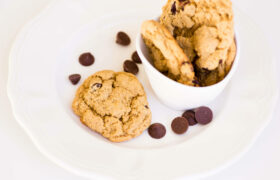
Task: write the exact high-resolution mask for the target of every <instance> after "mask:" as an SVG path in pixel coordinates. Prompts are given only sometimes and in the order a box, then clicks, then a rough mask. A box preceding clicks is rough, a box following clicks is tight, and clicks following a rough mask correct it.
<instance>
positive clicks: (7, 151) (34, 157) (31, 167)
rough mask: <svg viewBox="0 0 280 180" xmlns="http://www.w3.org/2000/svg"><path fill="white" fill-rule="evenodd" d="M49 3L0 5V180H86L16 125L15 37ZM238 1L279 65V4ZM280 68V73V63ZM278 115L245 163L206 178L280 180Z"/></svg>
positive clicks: (12, 0) (15, 0) (18, 0)
mask: <svg viewBox="0 0 280 180" xmlns="http://www.w3.org/2000/svg"><path fill="white" fill-rule="evenodd" d="M120 1H121V0H120ZM49 2H50V0H0V143H1V144H0V179H3V180H8V179H15V180H19V179H21V180H22V179H28V180H33V179H34V180H37V179H40V180H49V179H52V180H56V179H59V180H61V179H67V180H72V179H75V180H82V179H84V178H80V177H77V176H76V175H73V174H72V173H70V172H67V171H66V170H64V169H62V168H60V167H58V166H57V165H55V164H54V163H52V162H51V161H49V160H48V159H47V158H46V157H44V156H43V155H41V154H40V153H39V151H38V150H37V149H36V148H35V146H34V145H33V144H32V142H31V140H30V139H29V138H28V136H27V135H26V134H25V132H24V131H23V130H22V129H21V127H20V126H19V125H18V124H17V122H16V121H15V119H14V117H13V115H12V110H11V107H10V103H9V101H8V98H7V93H6V83H7V76H8V58H9V50H10V47H11V45H12V43H13V40H14V39H15V35H16V34H17V32H18V31H19V30H20V28H21V27H22V26H23V25H24V24H25V23H26V22H27V21H28V20H29V19H30V18H32V17H33V16H34V15H36V14H37V13H38V12H40V11H41V10H42V8H44V7H45V6H46V4H48V3H49ZM233 2H234V4H235V5H236V6H237V7H238V8H240V9H241V10H243V11H244V12H246V13H247V14H250V16H251V17H252V19H253V20H254V21H255V22H257V24H259V25H260V26H261V27H262V29H263V31H264V32H265V34H266V36H267V38H268V40H269V42H270V44H271V48H272V49H273V50H274V52H275V58H277V59H278V60H280V55H279V53H280V52H279V51H280V49H279V47H280V23H279V18H280V1H278V0H266V1H264V0H233ZM278 67H279V68H280V63H278ZM279 75H280V73H279ZM278 77H280V76H278ZM279 83H280V81H279ZM274 112H275V114H274V115H273V119H272V121H271V123H270V124H269V125H268V127H267V128H266V129H265V130H264V132H263V133H262V135H261V137H260V138H259V139H258V140H257V142H256V143H255V144H254V145H253V147H252V149H251V150H250V151H249V152H248V153H247V154H246V155H245V156H243V157H242V158H241V160H239V161H238V162H236V163H235V164H234V165H232V166H230V167H229V168H227V169H225V170H223V171H222V172H219V173H218V174H216V175H213V176H211V177H207V178H205V179H207V180H224V179H227V180H231V179H234V180H235V179H238V180H243V179H244V180H248V179H254V180H262V179H269V180H278V179H280V172H279V170H280V169H279V167H280V130H279V129H280V103H278V106H277V108H276V109H275V111H274Z"/></svg>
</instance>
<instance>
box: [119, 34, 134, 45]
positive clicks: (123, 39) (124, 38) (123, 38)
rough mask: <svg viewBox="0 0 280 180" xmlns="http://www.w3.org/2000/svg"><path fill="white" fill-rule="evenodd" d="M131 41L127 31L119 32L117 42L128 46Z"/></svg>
mask: <svg viewBox="0 0 280 180" xmlns="http://www.w3.org/2000/svg"><path fill="white" fill-rule="evenodd" d="M130 42H131V41H130V38H129V36H128V35H127V34H126V33H125V32H118V34H117V40H116V43H118V44H120V45H122V46H128V45H129V44H130Z"/></svg>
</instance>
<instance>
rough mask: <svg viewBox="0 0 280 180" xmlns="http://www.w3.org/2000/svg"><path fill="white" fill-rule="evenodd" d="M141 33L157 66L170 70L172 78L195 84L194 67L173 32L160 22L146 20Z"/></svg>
mask: <svg viewBox="0 0 280 180" xmlns="http://www.w3.org/2000/svg"><path fill="white" fill-rule="evenodd" d="M141 34H142V36H143V38H144V41H145V43H146V45H147V46H148V47H149V49H150V51H151V54H152V56H153V59H154V65H155V67H156V68H157V69H158V70H159V71H161V72H165V71H168V75H169V77H170V78H172V79H174V80H176V81H179V82H181V83H184V84H187V85H194V84H193V81H194V79H195V74H194V68H193V66H192V63H191V61H190V59H189V58H188V57H187V56H186V55H185V53H184V51H183V50H182V48H181V47H180V46H179V45H178V43H177V42H176V40H175V39H174V37H173V36H172V34H171V33H170V32H169V31H168V30H167V29H166V28H165V27H164V26H163V25H161V24H160V23H159V22H156V21H154V20H149V21H145V22H144V23H143V24H142V28H141Z"/></svg>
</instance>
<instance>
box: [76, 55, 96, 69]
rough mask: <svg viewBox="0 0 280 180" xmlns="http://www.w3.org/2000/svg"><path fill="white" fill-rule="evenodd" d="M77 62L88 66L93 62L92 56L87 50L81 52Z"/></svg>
mask: <svg viewBox="0 0 280 180" xmlns="http://www.w3.org/2000/svg"><path fill="white" fill-rule="evenodd" d="M79 62H80V64H81V65H83V66H90V65H92V64H93V63H94V56H93V55H92V54H91V53H89V52H87V53H83V54H81V55H80V57H79Z"/></svg>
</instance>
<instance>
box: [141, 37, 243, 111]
mask: <svg viewBox="0 0 280 180" xmlns="http://www.w3.org/2000/svg"><path fill="white" fill-rule="evenodd" d="M235 39H236V47H237V52H236V57H235V61H234V63H233V65H232V68H231V70H230V72H229V73H228V75H227V76H226V77H225V78H224V79H223V80H222V81H220V82H219V83H217V84H214V85H212V86H207V87H192V86H187V85H184V84H181V83H178V82H176V81H174V80H172V79H170V78H168V77H166V76H164V75H163V74H162V73H161V72H159V71H158V70H157V69H156V68H155V67H154V66H153V65H152V63H151V62H152V59H151V58H150V55H149V52H148V49H147V47H146V45H145V43H144V41H143V38H142V36H141V34H138V36H137V39H136V49H137V52H138V54H139V57H140V58H141V60H142V62H143V65H144V69H145V72H146V74H147V76H148V79H149V81H150V84H151V86H152V88H153V90H154V92H155V94H156V95H157V96H158V98H159V99H160V100H161V101H162V102H163V103H164V104H165V105H167V106H169V107H171V108H172V109H175V110H186V109H191V108H196V107H199V106H203V105H207V104H208V103H210V102H211V101H213V100H214V99H215V98H216V97H217V96H218V95H219V94H220V93H221V92H222V91H223V90H224V88H225V87H226V85H227V84H228V83H229V81H230V79H231V78H232V76H233V74H234V73H235V71H236V68H237V66H238V62H239V53H240V45H239V43H238V42H239V41H238V33H237V34H235Z"/></svg>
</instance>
